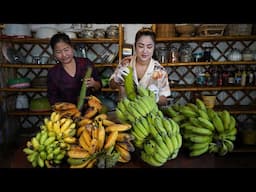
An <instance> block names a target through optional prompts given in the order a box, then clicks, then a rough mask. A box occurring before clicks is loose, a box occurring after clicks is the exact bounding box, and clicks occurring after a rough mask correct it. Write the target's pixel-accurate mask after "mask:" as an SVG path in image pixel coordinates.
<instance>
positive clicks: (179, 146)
mask: <svg viewBox="0 0 256 192" xmlns="http://www.w3.org/2000/svg"><path fill="white" fill-rule="evenodd" d="M176 139H177V142H178V148H181V146H182V136H181V134H180V133H178V134H176Z"/></svg>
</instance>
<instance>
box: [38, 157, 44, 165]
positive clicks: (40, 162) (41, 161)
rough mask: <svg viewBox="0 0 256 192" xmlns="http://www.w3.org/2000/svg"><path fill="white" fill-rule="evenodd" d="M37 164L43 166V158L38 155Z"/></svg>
mask: <svg viewBox="0 0 256 192" xmlns="http://www.w3.org/2000/svg"><path fill="white" fill-rule="evenodd" d="M37 164H38V165H39V167H41V168H43V167H44V160H43V159H42V158H41V157H40V156H38V158H37Z"/></svg>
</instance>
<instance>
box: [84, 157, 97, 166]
mask: <svg viewBox="0 0 256 192" xmlns="http://www.w3.org/2000/svg"><path fill="white" fill-rule="evenodd" d="M96 162H97V158H93V159H91V160H90V161H89V162H88V164H87V165H86V166H85V168H93V167H94V165H95V163H96Z"/></svg>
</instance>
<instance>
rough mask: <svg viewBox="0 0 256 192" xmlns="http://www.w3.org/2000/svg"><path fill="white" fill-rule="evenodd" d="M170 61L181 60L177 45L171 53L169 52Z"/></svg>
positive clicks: (172, 48)
mask: <svg viewBox="0 0 256 192" xmlns="http://www.w3.org/2000/svg"><path fill="white" fill-rule="evenodd" d="M169 62H170V63H176V62H179V52H178V49H177V47H175V46H172V47H171V50H170V53H169Z"/></svg>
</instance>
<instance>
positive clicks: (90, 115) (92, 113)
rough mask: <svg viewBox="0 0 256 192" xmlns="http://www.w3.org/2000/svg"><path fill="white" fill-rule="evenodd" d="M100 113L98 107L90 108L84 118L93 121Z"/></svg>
mask: <svg viewBox="0 0 256 192" xmlns="http://www.w3.org/2000/svg"><path fill="white" fill-rule="evenodd" d="M97 113H98V110H97V108H96V107H89V108H88V109H87V110H86V111H85V114H84V118H87V119H91V118H93V117H94V116H95V115H96V114H97Z"/></svg>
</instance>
